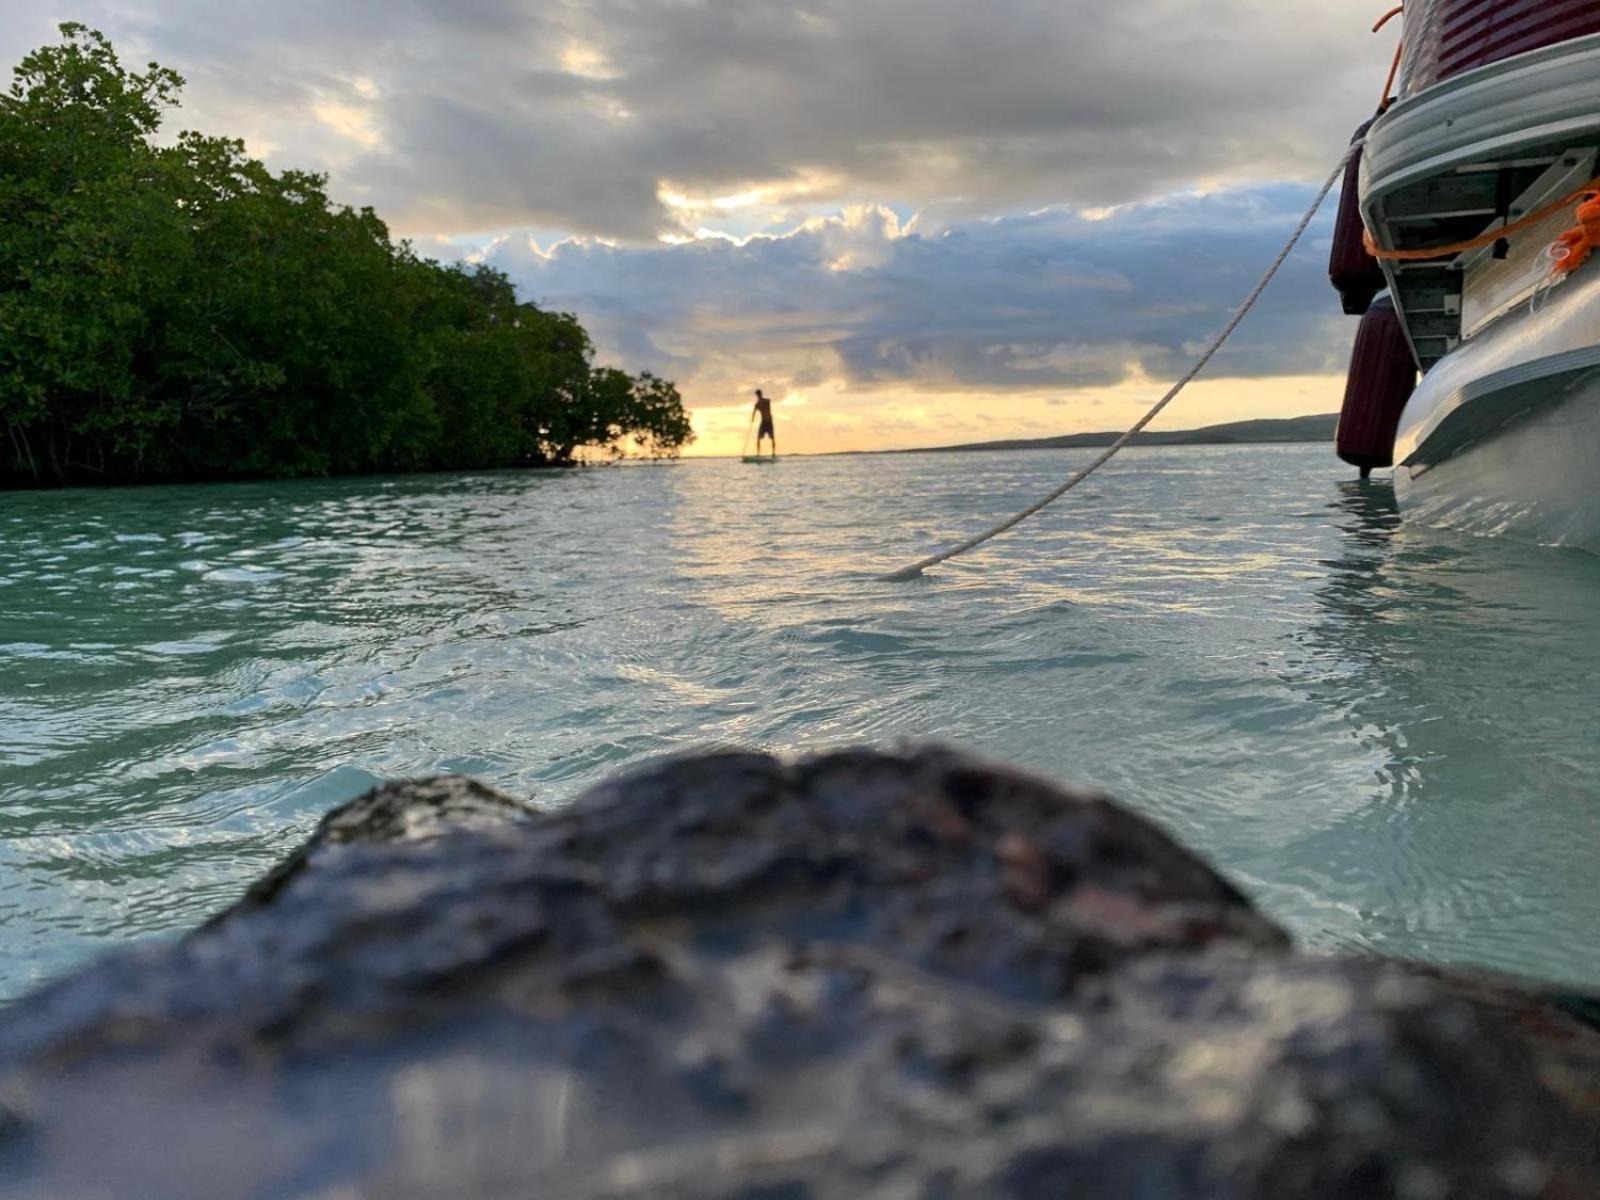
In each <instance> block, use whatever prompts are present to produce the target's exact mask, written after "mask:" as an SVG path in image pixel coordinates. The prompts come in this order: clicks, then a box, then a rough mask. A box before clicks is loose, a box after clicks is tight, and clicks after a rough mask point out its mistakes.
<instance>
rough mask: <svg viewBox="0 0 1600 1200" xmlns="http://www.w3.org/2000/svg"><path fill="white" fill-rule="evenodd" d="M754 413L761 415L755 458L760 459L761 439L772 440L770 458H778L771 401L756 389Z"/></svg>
mask: <svg viewBox="0 0 1600 1200" xmlns="http://www.w3.org/2000/svg"><path fill="white" fill-rule="evenodd" d="M756 412H758V413H760V414H761V428H760V429H758V430H757V431H756V457H757V458H760V457H761V439H762V438H771V439H772V457H773V458H777V457H778V434H777V431H776V430H775V429H774V428H773V425H772V401H771V400H768V399H767V398H766V397H765V396H764V395H762V394H761V389H760V388H757V389H756Z"/></svg>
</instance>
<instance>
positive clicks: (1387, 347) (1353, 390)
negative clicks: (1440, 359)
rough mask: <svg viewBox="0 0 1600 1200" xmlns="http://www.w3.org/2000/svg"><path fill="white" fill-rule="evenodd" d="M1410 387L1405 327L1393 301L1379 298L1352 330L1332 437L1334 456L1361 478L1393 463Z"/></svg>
mask: <svg viewBox="0 0 1600 1200" xmlns="http://www.w3.org/2000/svg"><path fill="white" fill-rule="evenodd" d="M1416 386H1417V364H1416V360H1415V359H1414V358H1412V357H1411V346H1410V343H1408V342H1407V341H1406V331H1405V327H1404V326H1403V325H1401V323H1400V314H1399V313H1397V312H1395V308H1394V301H1393V300H1391V299H1390V298H1389V297H1388V296H1385V297H1383V298H1382V299H1381V300H1378V301H1377V302H1376V303H1374V304H1373V305H1372V307H1371V308H1369V309H1368V310H1367V313H1366V315H1365V316H1363V317H1362V318H1361V327H1360V328H1359V329H1358V330H1356V343H1355V348H1354V349H1353V350H1352V351H1351V354H1350V377H1349V379H1348V381H1347V382H1346V383H1345V392H1344V407H1343V408H1342V409H1341V410H1340V412H1339V429H1338V432H1337V433H1336V434H1335V435H1334V437H1335V442H1336V448H1337V450H1338V453H1339V457H1340V458H1342V459H1344V461H1345V462H1347V463H1349V464H1350V465H1351V466H1354V467H1360V468H1361V477H1362V478H1363V479H1365V478H1366V477H1367V475H1368V474H1370V473H1371V471H1372V470H1373V468H1374V467H1392V466H1393V465H1394V439H1395V432H1396V431H1397V430H1398V429H1399V427H1400V414H1401V413H1402V412H1403V411H1404V410H1405V406H1406V401H1408V400H1410V399H1411V393H1412V392H1413V391H1414V390H1416Z"/></svg>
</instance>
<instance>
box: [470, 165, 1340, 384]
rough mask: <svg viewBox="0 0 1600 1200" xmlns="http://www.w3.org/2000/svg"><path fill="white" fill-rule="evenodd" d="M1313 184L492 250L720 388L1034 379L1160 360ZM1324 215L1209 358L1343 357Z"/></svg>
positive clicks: (1277, 364)
mask: <svg viewBox="0 0 1600 1200" xmlns="http://www.w3.org/2000/svg"><path fill="white" fill-rule="evenodd" d="M1309 199H1310V192H1309V189H1306V188H1304V187H1301V186H1297V185H1277V186H1270V187H1258V188H1240V189H1230V190H1226V191H1220V192H1212V193H1208V194H1204V195H1201V194H1195V193H1187V194H1180V195H1177V196H1173V197H1169V198H1166V199H1163V200H1160V201H1154V202H1149V203H1144V204H1135V205H1127V206H1123V207H1121V208H1119V209H1118V210H1116V211H1115V212H1113V213H1111V214H1108V215H1101V216H1099V217H1098V218H1097V219H1090V218H1088V217H1085V216H1083V215H1082V214H1080V213H1076V212H1074V211H1072V210H1066V209H1052V210H1048V211H1042V212H1035V213H1033V214H1029V215H1019V216H1014V217H1002V218H997V219H986V220H970V221H958V222H954V223H952V224H950V225H948V226H947V227H945V228H943V229H941V230H939V231H938V232H936V233H922V232H919V231H918V230H917V229H915V228H912V229H909V230H908V229H907V228H906V227H905V226H904V225H903V224H902V223H901V222H900V221H899V219H898V218H897V217H896V215H895V214H894V213H893V212H890V211H889V210H887V209H885V208H882V207H865V206H864V207H857V208H852V209H848V210H846V211H845V212H844V213H842V214H839V215H837V216H835V217H831V218H810V219H808V220H806V221H805V222H803V223H801V224H800V225H799V226H797V227H796V228H794V229H793V230H791V231H789V232H788V233H786V234H783V235H756V236H753V237H750V238H748V239H743V240H735V239H730V238H726V237H705V238H701V239H699V240H695V241H690V242H687V243H682V244H675V245H661V244H658V245H653V246H630V245H625V244H603V243H600V242H596V241H592V240H573V241H567V242H564V243H560V244H557V245H555V246H554V247H552V248H550V249H548V250H547V249H543V248H540V247H538V246H537V245H535V244H533V243H531V242H530V241H529V239H527V238H525V237H508V238H505V239H502V240H501V241H499V242H497V243H495V244H494V245H492V246H491V247H490V248H489V249H488V251H487V252H486V254H485V255H484V261H487V262H488V263H490V264H491V265H494V266H496V267H498V268H500V269H502V270H505V271H506V272H507V273H508V274H510V275H511V276H512V278H513V279H514V280H515V281H516V282H517V283H518V284H519V285H520V286H521V288H522V289H523V291H524V292H525V293H526V294H527V295H529V296H531V297H534V298H536V299H538V300H539V301H540V302H541V303H543V304H545V305H547V306H550V307H554V308H560V309H564V310H571V311H575V312H577V313H578V314H579V315H580V316H581V317H582V318H583V320H584V321H585V323H586V324H587V325H588V326H589V327H590V328H591V329H592V330H593V331H594V332H595V334H596V336H597V339H598V340H599V342H600V344H601V346H602V349H603V351H604V352H605V353H607V354H609V355H612V356H615V357H617V358H619V359H621V360H622V361H624V362H625V363H627V364H628V365H629V366H631V367H633V368H635V369H643V368H648V369H652V370H656V371H659V372H661V373H664V374H667V375H669V376H673V377H676V378H679V379H680V380H683V381H684V382H685V386H686V389H687V391H688V393H689V394H690V397H691V399H693V400H696V401H699V402H706V403H709V402H712V401H713V400H714V398H715V397H716V396H717V395H718V394H719V393H732V394H737V393H738V392H739V391H740V390H742V389H743V388H744V387H746V386H747V385H752V384H754V383H759V382H762V381H768V382H770V383H774V384H777V383H780V382H782V383H786V384H787V385H788V386H790V387H792V388H806V387H812V386H816V385H818V384H820V383H822V382H823V381H825V380H834V381H839V382H840V383H841V384H842V385H845V386H848V387H849V388H851V389H854V390H856V391H863V392H865V391H872V390H875V389H896V390H905V389H907V388H913V389H916V390H918V391H921V392H924V393H939V392H987V393H992V394H1001V393H1006V392H1017V393H1036V392H1039V391H1041V390H1047V389H1072V390H1081V389H1087V388H1096V387H1115V386H1117V385H1120V384H1124V383H1127V382H1129V381H1130V380H1138V379H1141V378H1148V379H1165V378H1170V377H1172V376H1174V375H1176V374H1178V373H1179V372H1180V371H1181V370H1182V369H1184V368H1185V367H1186V366H1187V365H1188V364H1189V363H1190V362H1191V361H1192V360H1193V357H1194V354H1195V347H1196V345H1197V344H1198V343H1201V342H1203V341H1205V340H1208V339H1209V338H1210V336H1211V335H1212V334H1214V333H1215V332H1216V331H1217V330H1218V329H1219V328H1220V327H1221V326H1222V325H1223V324H1224V323H1225V322H1226V321H1227V319H1228V317H1229V316H1230V315H1231V313H1232V311H1233V308H1232V306H1233V305H1235V304H1237V303H1238V302H1239V301H1240V300H1242V299H1243V297H1244V296H1245V294H1246V293H1247V292H1248V291H1249V290H1250V287H1251V286H1252V285H1253V284H1254V282H1255V281H1256V279H1257V277H1258V276H1259V273H1260V271H1261V270H1262V269H1263V268H1264V267H1265V265H1266V263H1268V262H1269V261H1271V259H1272V257H1273V256H1274V255H1275V254H1276V252H1277V251H1278V249H1279V247H1280V246H1281V244H1282V241H1283V239H1284V238H1285V237H1286V236H1287V234H1288V232H1289V230H1290V229H1291V228H1292V227H1293V225H1294V223H1295V221H1296V220H1297V219H1298V217H1299V215H1300V213H1301V212H1302V211H1303V208H1304V206H1305V204H1306V203H1307V202H1308V201H1309ZM1329 225H1330V219H1329V218H1328V216H1327V215H1326V214H1325V215H1324V217H1323V219H1322V221H1321V222H1320V223H1319V225H1318V227H1317V230H1316V231H1315V232H1314V233H1313V235H1312V236H1311V238H1309V239H1308V241H1307V242H1306V243H1304V244H1303V245H1302V247H1301V249H1300V250H1299V251H1297V252H1296V254H1295V255H1294V256H1293V257H1292V258H1291V259H1290V261H1289V263H1288V264H1287V266H1286V267H1285V269H1284V272H1283V274H1282V275H1281V276H1280V277H1279V279H1278V281H1277V282H1276V283H1275V284H1274V287H1273V289H1272V290H1271V291H1270V292H1269V293H1268V295H1267V298H1266V299H1265V301H1264V302H1263V304H1262V306H1261V307H1260V308H1259V309H1258V310H1257V312H1256V313H1255V314H1254V315H1253V316H1252V318H1251V320H1250V321H1249V322H1247V323H1246V324H1245V325H1244V326H1243V328H1242V329H1241V330H1240V331H1239V333H1238V334H1237V335H1236V337H1235V341H1234V342H1233V343H1232V344H1230V346H1229V347H1228V348H1227V349H1225V350H1224V351H1223V352H1222V354H1221V355H1219V356H1218V358H1217V359H1216V361H1215V363H1214V365H1213V367H1212V370H1211V374H1212V375H1214V376H1221V377H1233V378H1261V377H1270V376H1276V375H1288V374H1319V373H1330V372H1333V371H1337V370H1339V369H1340V368H1341V367H1342V365H1343V360H1344V357H1345V356H1346V355H1347V353H1348V348H1349V339H1350V336H1351V332H1352V326H1351V325H1350V324H1349V323H1348V322H1347V321H1345V320H1343V319H1342V318H1339V317H1337V316H1335V315H1334V314H1335V313H1336V312H1337V308H1336V306H1335V305H1334V303H1333V301H1332V298H1331V293H1330V292H1329V290H1328V286H1327V279H1326V262H1327V258H1326V255H1327V236H1328V230H1329Z"/></svg>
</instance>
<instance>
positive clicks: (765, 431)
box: [756, 421, 778, 439]
mask: <svg viewBox="0 0 1600 1200" xmlns="http://www.w3.org/2000/svg"><path fill="white" fill-rule="evenodd" d="M777 436H778V435H777V433H776V432H775V431H774V430H773V428H772V422H771V421H763V422H761V428H760V429H758V430H756V437H757V438H758V439H759V438H764V437H769V438H776V437H777Z"/></svg>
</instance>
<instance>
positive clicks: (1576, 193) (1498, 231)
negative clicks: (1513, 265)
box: [1365, 179, 1600, 262]
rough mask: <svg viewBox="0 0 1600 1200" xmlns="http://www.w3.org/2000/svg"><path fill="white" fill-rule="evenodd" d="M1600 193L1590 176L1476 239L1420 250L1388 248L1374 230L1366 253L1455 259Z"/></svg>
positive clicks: (1396, 258) (1387, 258)
mask: <svg viewBox="0 0 1600 1200" xmlns="http://www.w3.org/2000/svg"><path fill="white" fill-rule="evenodd" d="M1596 192H1600V179H1591V180H1589V182H1588V183H1586V184H1584V185H1583V186H1582V187H1580V188H1575V189H1573V190H1572V191H1571V192H1568V193H1567V194H1566V195H1565V196H1563V197H1561V199H1559V200H1552V201H1550V203H1549V204H1546V205H1543V206H1541V207H1539V208H1536V209H1534V210H1533V211H1532V212H1531V213H1529V214H1528V215H1527V216H1525V217H1523V218H1521V219H1520V220H1517V221H1513V222H1511V224H1509V225H1504V226H1500V225H1497V226H1495V227H1494V228H1493V229H1491V230H1489V231H1487V232H1486V233H1481V234H1479V235H1478V236H1477V237H1475V238H1468V239H1467V240H1466V241H1464V242H1451V243H1450V244H1449V245H1448V246H1428V247H1426V248H1424V249H1421V250H1385V249H1383V248H1382V247H1381V246H1379V245H1378V244H1377V243H1376V242H1375V241H1373V240H1372V233H1371V231H1370V230H1369V231H1367V233H1366V235H1365V236H1366V243H1367V253H1368V254H1370V255H1372V257H1373V258H1375V259H1377V260H1378V261H1379V262H1426V261H1428V260H1429V259H1431V258H1454V257H1455V256H1456V255H1457V254H1466V253H1467V252H1468V251H1471V250H1482V249H1483V248H1484V247H1485V246H1492V245H1494V244H1495V243H1496V242H1498V241H1499V240H1500V239H1501V238H1508V237H1511V236H1512V235H1513V234H1517V233H1521V232H1522V231H1523V230H1524V229H1527V228H1528V227H1529V226H1532V225H1537V224H1538V223H1539V222H1540V221H1543V220H1544V219H1545V218H1546V217H1551V216H1554V215H1555V214H1556V213H1558V212H1560V211H1561V210H1562V209H1564V208H1571V207H1572V206H1573V205H1574V204H1576V203H1578V201H1580V200H1582V199H1584V198H1585V197H1587V196H1589V195H1591V194H1593V193H1596Z"/></svg>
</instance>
